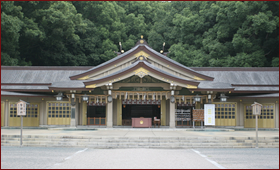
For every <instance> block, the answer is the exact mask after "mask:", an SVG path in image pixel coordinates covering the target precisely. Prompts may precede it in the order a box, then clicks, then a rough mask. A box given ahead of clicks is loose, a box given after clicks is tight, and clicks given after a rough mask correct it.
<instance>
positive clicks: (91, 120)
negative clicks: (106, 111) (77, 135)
mask: <svg viewBox="0 0 280 170" xmlns="http://www.w3.org/2000/svg"><path fill="white" fill-rule="evenodd" d="M87 124H88V125H106V117H88V118H87Z"/></svg>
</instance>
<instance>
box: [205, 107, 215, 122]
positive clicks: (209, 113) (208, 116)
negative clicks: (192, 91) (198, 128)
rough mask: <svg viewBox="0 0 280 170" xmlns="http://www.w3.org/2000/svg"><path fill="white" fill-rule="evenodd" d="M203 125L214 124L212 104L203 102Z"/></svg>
mask: <svg viewBox="0 0 280 170" xmlns="http://www.w3.org/2000/svg"><path fill="white" fill-rule="evenodd" d="M204 125H215V105H214V104H204Z"/></svg>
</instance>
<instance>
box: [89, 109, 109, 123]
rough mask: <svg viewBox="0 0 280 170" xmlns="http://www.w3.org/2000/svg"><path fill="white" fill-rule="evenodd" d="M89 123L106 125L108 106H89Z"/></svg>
mask: <svg viewBox="0 0 280 170" xmlns="http://www.w3.org/2000/svg"><path fill="white" fill-rule="evenodd" d="M87 125H106V106H87Z"/></svg>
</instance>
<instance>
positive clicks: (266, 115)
mask: <svg viewBox="0 0 280 170" xmlns="http://www.w3.org/2000/svg"><path fill="white" fill-rule="evenodd" d="M273 118H274V106H273V105H272V104H265V105H263V106H262V111H261V115H260V116H259V117H258V119H273ZM246 119H256V116H255V115H253V112H252V106H246Z"/></svg>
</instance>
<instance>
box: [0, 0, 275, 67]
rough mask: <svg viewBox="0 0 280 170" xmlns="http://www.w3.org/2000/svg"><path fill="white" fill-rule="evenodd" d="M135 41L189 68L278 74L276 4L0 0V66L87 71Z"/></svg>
mask: <svg viewBox="0 0 280 170" xmlns="http://www.w3.org/2000/svg"><path fill="white" fill-rule="evenodd" d="M141 35H143V36H144V39H145V40H146V41H147V42H148V44H149V45H150V46H151V47H152V48H153V49H155V50H157V51H160V50H161V49H162V45H163V43H164V42H165V44H166V45H165V52H167V51H169V54H168V57H170V58H172V59H173V60H176V61H178V62H180V63H182V64H184V65H186V66H190V67H278V66H279V2H278V1H217V2H215V1H171V2H162V1H14V2H13V1H1V65H10V66H11V65H19V66H28V65H32V66H95V65H99V64H100V63H103V62H105V61H107V60H109V59H111V58H114V57H115V56H116V55H117V54H116V53H115V52H114V51H119V42H121V43H122V49H124V50H125V51H128V50H129V49H131V48H132V47H133V46H134V45H135V43H136V42H137V41H138V40H139V39H140V36H141Z"/></svg>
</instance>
